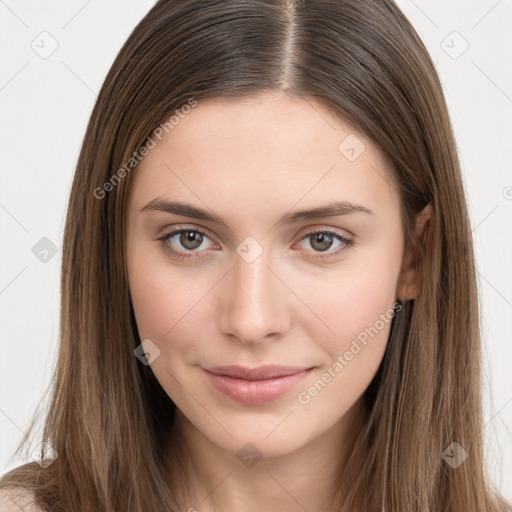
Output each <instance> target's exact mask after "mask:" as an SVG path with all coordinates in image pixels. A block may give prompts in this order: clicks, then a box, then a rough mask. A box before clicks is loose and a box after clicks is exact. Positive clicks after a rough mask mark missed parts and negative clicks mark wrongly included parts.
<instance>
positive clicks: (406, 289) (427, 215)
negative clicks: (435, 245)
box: [396, 203, 432, 301]
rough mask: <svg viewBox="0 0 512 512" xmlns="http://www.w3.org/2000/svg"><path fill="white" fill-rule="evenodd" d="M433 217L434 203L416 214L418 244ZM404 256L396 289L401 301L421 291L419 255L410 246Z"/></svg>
mask: <svg viewBox="0 0 512 512" xmlns="http://www.w3.org/2000/svg"><path fill="white" fill-rule="evenodd" d="M431 218H432V204H431V203H428V204H427V206H425V208H423V210H422V211H421V212H420V213H418V214H417V215H416V225H415V228H414V233H413V236H414V238H415V240H416V243H417V244H421V243H423V236H424V234H425V233H426V230H427V229H428V225H429V223H430V222H429V221H430V219H431ZM404 258H405V261H404V265H403V269H402V273H401V275H400V278H399V280H398V285H397V290H396V295H397V297H398V299H399V300H401V301H404V300H411V299H415V298H416V297H417V296H418V294H419V292H420V291H421V283H420V276H419V269H418V264H419V261H418V258H417V255H416V254H414V251H413V247H409V250H408V251H407V253H406V254H405V257H404Z"/></svg>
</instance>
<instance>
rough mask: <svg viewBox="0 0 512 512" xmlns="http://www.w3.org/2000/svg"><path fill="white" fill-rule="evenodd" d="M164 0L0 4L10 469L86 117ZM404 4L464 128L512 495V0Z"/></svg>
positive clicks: (488, 342) (490, 393) (36, 385)
mask: <svg viewBox="0 0 512 512" xmlns="http://www.w3.org/2000/svg"><path fill="white" fill-rule="evenodd" d="M153 3H154V2H153V1H148V0H138V1H134V0H130V1H127V0H124V1H120V0H118V1H112V0H108V1H106V0H102V1H101V2H100V1H99V0H89V1H86V0H84V1H77V0H72V1H69V0H66V1H64V0H61V1H56V0H47V1H45V2H41V1H40V0H32V1H28V0H20V1H15V0H5V1H2V0H0V49H1V54H0V140H1V146H0V148H1V160H0V173H1V181H0V184H1V186H0V225H1V250H0V258H1V259H0V311H1V314H2V317H1V331H2V334H1V356H0V390H1V393H0V443H1V444H0V473H3V472H5V471H6V470H8V469H10V468H12V467H14V466H16V465H18V463H19V461H16V460H13V459H11V456H12V453H13V451H14V448H15V447H16V446H17V444H18V442H19V441H20V440H21V439H22V436H23V432H24V430H25V429H26V428H27V426H28V424H29V420H30V418H31V415H32V413H33V412H34V410H35V408H36V405H37V404H38V402H39V400H40V398H41V397H42V391H43V389H46V387H47V386H48V384H49V382H50V371H51V368H52V366H53V364H54V361H55V357H56V353H57V342H58V328H59V327H58V320H59V317H58V315H59V307H60V305H59V298H60V297H59V279H60V256H61V246H62V230H63V225H64V224H63V222H64V214H65V208H66V204H67V200H68V194H69V190H70V185H71V180H72V176H73V172H74V167H75V165H76V161H77V157H78V153H79V149H80V144H81V141H82V138H83V135H84V132H85V127H86V123H87V121H88V118H89V115H90V112H91V109H92V107H93V104H94V101H95V99H96V94H97V92H98V91H99V89H100V86H101V84H102V82H103V80H104V77H105V75H106V73H107V71H108V69H109V68H110V66H111V64H112V62H113V60H114V58H115V56H116V54H117V52H118V50H119V49H120V47H121V45H122V44H123V42H124V41H125V39H126V38H127V37H128V35H129V34H130V32H131V30H132V29H133V28H134V27H135V25H136V24H137V23H138V21H139V20H140V19H141V18H142V17H143V16H144V14H145V13H146V12H147V11H148V10H149V9H150V8H151V7H152V5H153ZM397 3H398V4H399V6H400V7H401V8H402V10H403V11H404V12H405V14H406V15H407V17H408V18H409V19H410V20H411V22H412V24H413V25H414V27H415V28H416V30H417V31H418V33H419V34H420V36H421V38H422V39H423V41H424V42H425V44H426V46H427V48H428V50H429V52H430V54H431V56H432V59H433V61H434V63H435V64H436V68H437V70H438V73H439V74H440V77H441V81H442V83H443V87H444V91H445V95H446V97H447V101H448V106H449V109H450V114H451V119H452V123H453V126H454V129H455V134H456V138H457V142H458V148H459V154H460V157H461V163H462V169H463V174H464V180H465V185H466V189H467V195H468V202H469V208H470V215H471V222H472V226H473V234H474V237H475V248H476V253H477V268H478V276H479V288H480V297H481V309H482V326H483V336H484V340H483V341H484V354H485V361H484V365H485V389H484V393H485V394H484V398H485V404H484V405H485V426H484V434H485V439H486V446H487V452H488V453H487V458H488V466H489V471H490V473H491V477H492V478H493V480H494V481H495V482H496V485H497V487H498V489H499V490H500V491H501V492H502V493H503V494H504V495H505V496H506V497H507V498H508V499H512V484H511V482H512V378H511V370H510V368H509V367H510V364H511V362H512V336H511V331H512V329H511V321H510V319H511V317H512V270H511V265H510V263H511V262H512V230H511V226H512V170H511V151H510V150H511V147H512V144H511V143H512V133H511V132H512V124H511V118H512V67H511V65H510V63H511V62H512V45H511V42H512V36H511V33H512V30H511V29H512V24H511V21H512V0H499V1H497V0H480V1H475V0H471V1H468V0H464V1H462V0H460V1H457V2H456V1H446V0H444V1H442V0H438V1H431V0H428V1H426V0H416V1H415V2H414V1H412V0H399V1H398V2H397ZM44 31H46V32H48V33H49V34H50V35H51V37H50V36H47V35H43V36H39V35H40V34H41V32H44ZM454 31H456V32H458V34H459V35H457V34H455V35H454V34H453V32H454ZM41 37H45V38H47V39H46V40H45V48H46V49H48V48H51V44H52V43H51V38H53V39H55V41H57V43H58V48H57V50H56V51H55V52H54V53H53V54H52V55H50V56H49V57H48V58H46V59H43V58H41V57H40V56H39V55H38V53H36V51H34V49H33V48H32V46H31V45H37V44H39V45H40V46H42V43H41V42H40V41H41ZM462 38H463V39H462ZM464 40H465V41H466V42H467V44H468V45H469V46H468V48H467V50H466V51H464V53H462V54H461V55H460V56H458V58H453V56H455V55H456V54H458V53H459V52H460V51H461V50H462V49H463V48H464V46H463V45H464V44H466V43H464ZM40 51H42V50H40ZM449 53H451V55H450V54H449ZM43 237H47V238H48V239H49V240H51V242H52V243H53V244H55V246H56V249H57V252H56V254H55V255H54V256H53V257H48V261H47V262H45V263H44V262H42V261H40V260H39V259H38V258H37V257H36V256H35V255H34V254H33V252H32V248H33V247H34V245H35V244H36V243H37V242H38V241H39V240H40V239H41V238H43ZM50 254H51V253H50ZM506 482H508V484H507V483H506Z"/></svg>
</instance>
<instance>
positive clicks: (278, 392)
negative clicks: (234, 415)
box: [205, 368, 313, 405]
mask: <svg viewBox="0 0 512 512" xmlns="http://www.w3.org/2000/svg"><path fill="white" fill-rule="evenodd" d="M312 370H313V368H310V369H309V370H304V371H302V372H299V373H294V374H293V375H286V376H284V377H275V378H273V379H264V380H245V379H236V378H235V377H228V376H227V375H216V374H214V373H211V372H209V371H207V370H205V373H206V374H207V375H208V377H209V379H210V380H211V382H212V384H213V385H214V386H215V387H216V388H217V389H218V390H219V391H220V392H221V393H223V394H224V395H226V396H227V397H228V398H231V399H232V400H234V401H235V402H238V403H241V404H245V405H259V404H263V403H265V402H270V401H271V400H275V399H277V398H279V397H280V396H282V395H284V394H285V393H286V392H287V391H289V390H290V389H292V388H293V387H295V386H296V385H297V384H298V383H299V382H300V381H301V380H302V379H304V378H305V377H306V376H307V375H309V374H310V373H311V372H312Z"/></svg>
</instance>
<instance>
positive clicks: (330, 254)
mask: <svg viewBox="0 0 512 512" xmlns="http://www.w3.org/2000/svg"><path fill="white" fill-rule="evenodd" d="M168 227H169V226H167V227H166V228H168ZM166 228H163V229H161V230H159V233H162V232H164V233H163V234H161V235H160V236H159V237H158V238H157V240H158V241H159V242H160V243H161V245H162V246H163V247H164V248H165V249H166V250H167V251H168V252H171V253H174V254H175V255H180V257H182V255H184V257H185V258H187V259H192V258H202V257H204V255H203V253H207V252H209V251H211V250H213V249H212V248H210V249H203V250H201V251H176V250H174V249H172V248H171V247H170V246H169V245H168V244H167V243H166V242H167V241H169V240H170V239H171V238H173V237H174V236H176V235H177V234H179V233H180V232H183V231H194V232H196V233H200V234H202V235H204V236H206V237H207V238H209V239H210V240H211V241H212V242H213V244H214V245H217V247H218V246H219V245H220V244H219V243H217V242H215V240H214V238H215V237H214V236H211V235H210V231H209V230H208V229H207V228H203V227H202V226H201V227H198V226H191V225H190V224H189V225H173V226H172V228H171V229H170V230H169V231H166ZM315 233H332V234H333V235H335V236H336V237H338V238H337V239H338V241H340V242H341V244H342V245H344V246H345V248H343V249H336V250H334V251H327V252H326V253H325V254H324V253H322V252H315V251H306V252H311V253H313V254H314V255H315V256H313V259H320V260H321V259H323V258H324V259H327V258H335V257H336V256H339V255H340V254H341V253H342V252H343V251H344V250H345V249H347V248H349V247H350V246H351V245H352V244H353V242H354V238H355V236H354V235H353V234H352V233H350V234H348V235H347V234H344V233H343V232H342V231H341V229H340V228H335V227H331V226H325V225H324V226H322V225H318V224H317V225H315V226H307V227H305V228H304V229H303V230H302V231H301V234H299V235H296V237H295V238H296V242H295V244H294V247H295V246H296V245H297V244H300V242H302V241H303V240H305V239H306V238H307V237H308V236H311V235H313V234H315ZM347 233H349V232H348V231H347ZM196 255H197V256H196Z"/></svg>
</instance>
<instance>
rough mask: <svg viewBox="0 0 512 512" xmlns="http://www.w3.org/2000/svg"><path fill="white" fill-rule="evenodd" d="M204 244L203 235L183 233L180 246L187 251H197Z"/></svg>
mask: <svg viewBox="0 0 512 512" xmlns="http://www.w3.org/2000/svg"><path fill="white" fill-rule="evenodd" d="M202 243H203V235H202V234H201V233H199V232H198V231H182V232H181V235H180V244H181V245H182V246H183V247H184V248H185V249H190V250H193V249H197V248H198V247H199V246H200V245H201V244H202Z"/></svg>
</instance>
